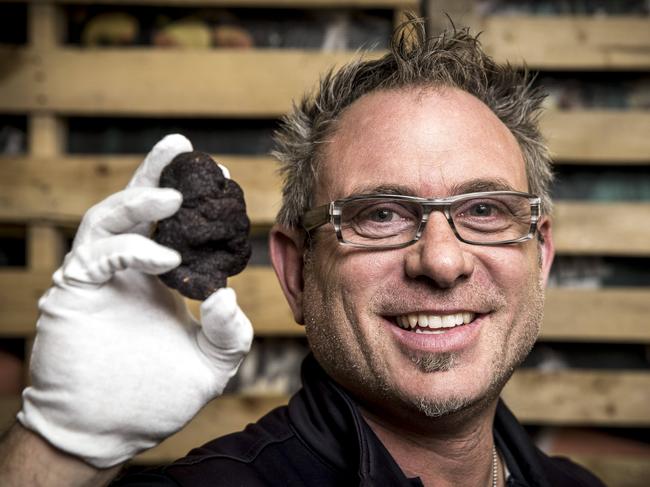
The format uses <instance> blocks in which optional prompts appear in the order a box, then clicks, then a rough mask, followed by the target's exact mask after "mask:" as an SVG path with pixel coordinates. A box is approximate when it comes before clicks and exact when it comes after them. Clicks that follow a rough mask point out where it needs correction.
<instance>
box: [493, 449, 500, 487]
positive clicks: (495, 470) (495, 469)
mask: <svg viewBox="0 0 650 487" xmlns="http://www.w3.org/2000/svg"><path fill="white" fill-rule="evenodd" d="M498 484H499V455H498V454H497V447H496V446H494V445H493V446H492V487H497V485H498Z"/></svg>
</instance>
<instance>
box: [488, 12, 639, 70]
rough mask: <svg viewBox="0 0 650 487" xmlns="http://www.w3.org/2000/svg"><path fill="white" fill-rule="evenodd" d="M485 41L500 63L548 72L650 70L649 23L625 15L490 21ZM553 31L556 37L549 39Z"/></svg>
mask: <svg viewBox="0 0 650 487" xmlns="http://www.w3.org/2000/svg"><path fill="white" fill-rule="evenodd" d="M476 30H477V31H483V34H482V35H481V41H482V43H483V45H484V47H485V49H486V51H488V52H489V53H490V54H491V55H492V56H493V57H494V58H496V60H497V61H500V62H504V61H510V62H512V63H513V64H521V63H522V62H523V60H525V62H526V63H527V64H528V66H530V67H532V68H534V69H545V70H571V71H575V70H579V69H585V70H587V69H597V70H607V69H610V70H615V69H616V70H623V69H624V70H647V69H649V68H650V49H648V46H650V19H648V18H646V17H640V16H639V17H633V16H629V17H624V16H591V17H585V16H554V17H549V16H514V15H507V16H505V15H503V16H498V15H494V16H488V17H485V18H483V19H482V20H481V21H479V23H478V25H477V26H476ZM549 32H552V33H553V35H549Z"/></svg>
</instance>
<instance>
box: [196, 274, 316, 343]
mask: <svg viewBox="0 0 650 487" xmlns="http://www.w3.org/2000/svg"><path fill="white" fill-rule="evenodd" d="M228 285H229V286H231V287H232V288H233V289H234V290H235V291H236V293H237V301H238V303H239V306H240V307H241V308H242V310H244V312H245V313H246V315H247V316H248V318H249V319H250V320H251V323H252V324H253V328H254V329H255V334H256V335H286V336H291V335H303V334H304V328H303V327H302V326H300V325H298V324H296V322H295V321H294V320H293V315H292V314H291V310H290V309H289V305H288V304H287V301H286V299H285V298H284V294H283V293H282V289H281V288H280V284H279V283H278V280H277V278H276V277H275V273H274V272H273V269H271V268H270V267H261V266H260V267H254V266H250V267H248V268H247V269H246V270H245V271H244V272H242V273H241V274H239V275H237V276H234V277H232V278H230V279H229V280H228ZM187 303H188V306H189V308H190V311H191V312H192V314H193V315H194V316H196V317H198V316H199V306H200V304H201V303H200V302H198V301H191V300H187Z"/></svg>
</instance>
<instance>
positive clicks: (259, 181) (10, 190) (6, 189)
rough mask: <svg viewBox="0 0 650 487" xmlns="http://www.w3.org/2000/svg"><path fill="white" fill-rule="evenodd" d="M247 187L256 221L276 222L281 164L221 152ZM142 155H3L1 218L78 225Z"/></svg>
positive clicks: (121, 182) (221, 158)
mask: <svg viewBox="0 0 650 487" xmlns="http://www.w3.org/2000/svg"><path fill="white" fill-rule="evenodd" d="M215 158H216V159H217V160H218V161H219V162H221V163H223V164H225V165H226V166H227V167H228V168H229V169H230V172H231V176H232V177H233V178H234V179H235V180H237V182H238V183H239V184H240V185H241V186H242V188H243V189H244V192H245V194H246V203H247V206H248V213H249V215H250V217H251V220H252V221H254V222H255V224H257V225H260V224H261V225H270V224H271V223H273V222H274V220H275V215H276V213H277V210H278V209H279V207H280V182H279V176H278V174H277V166H276V164H275V162H274V160H272V159H270V158H263V157H262V158H255V157H236V156H215ZM141 160H142V157H128V156H127V157H110V156H109V157H62V158H55V159H41V158H0V219H3V220H5V221H7V220H14V221H27V220H32V219H48V220H50V221H56V222H61V223H76V222H78V221H79V220H80V219H81V216H82V215H83V213H84V212H85V211H86V210H87V209H88V208H90V207H91V206H92V205H94V204H96V203H98V202H99V201H101V200H102V199H104V198H105V197H107V196H108V195H110V194H112V193H114V192H116V191H119V190H121V189H123V188H124V186H125V185H126V184H127V182H128V181H129V179H130V177H131V175H132V173H133V171H134V170H135V168H136V167H137V166H138V164H139V163H140V161H141Z"/></svg>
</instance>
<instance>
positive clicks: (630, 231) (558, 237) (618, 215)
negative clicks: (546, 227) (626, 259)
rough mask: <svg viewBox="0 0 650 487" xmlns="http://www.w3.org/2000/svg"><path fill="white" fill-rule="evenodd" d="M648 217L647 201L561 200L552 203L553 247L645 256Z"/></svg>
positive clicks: (648, 247) (648, 250)
mask: <svg viewBox="0 0 650 487" xmlns="http://www.w3.org/2000/svg"><path fill="white" fill-rule="evenodd" d="M649 221H650V204H649V203H595V202H588V203H587V202H568V201H564V202H562V203H558V204H557V205H556V206H555V227H554V229H553V235H554V239H555V248H556V250H557V251H558V252H560V253H567V254H576V255H579V254H591V255H624V256H648V255H650V225H648V222H649Z"/></svg>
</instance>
